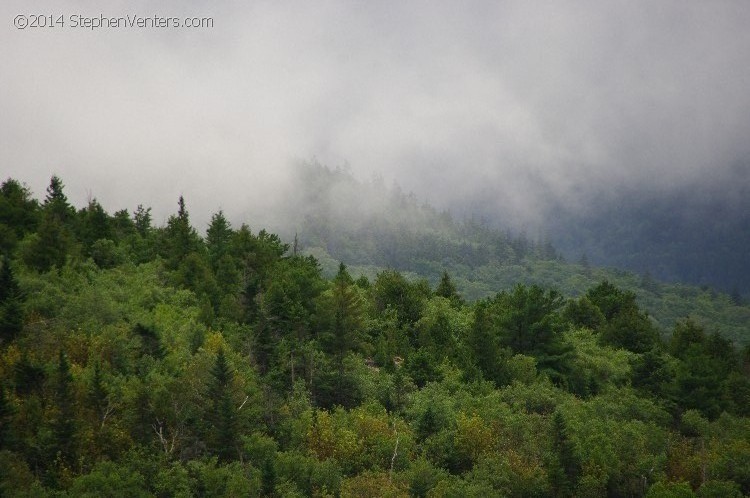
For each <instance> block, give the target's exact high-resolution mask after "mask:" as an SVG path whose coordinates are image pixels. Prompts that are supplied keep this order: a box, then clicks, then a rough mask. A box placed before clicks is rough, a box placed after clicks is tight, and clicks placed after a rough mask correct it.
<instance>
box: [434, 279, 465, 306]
mask: <svg viewBox="0 0 750 498" xmlns="http://www.w3.org/2000/svg"><path fill="white" fill-rule="evenodd" d="M435 295H436V296H440V297H444V298H446V299H450V300H451V301H452V302H454V303H456V304H458V303H461V296H459V295H458V291H457V290H456V286H455V285H454V284H453V281H452V280H451V277H450V275H448V272H447V271H443V276H442V277H441V278H440V283H439V284H438V286H437V288H436V289H435Z"/></svg>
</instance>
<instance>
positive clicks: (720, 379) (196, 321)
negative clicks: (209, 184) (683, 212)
mask: <svg viewBox="0 0 750 498" xmlns="http://www.w3.org/2000/svg"><path fill="white" fill-rule="evenodd" d="M323 172H324V173H326V174H328V173H330V172H326V171H325V170H324V171H323ZM333 174H338V173H333ZM0 193H2V196H1V197H0V200H1V201H2V202H0V223H2V225H0V233H1V234H2V235H3V238H2V247H3V251H4V255H3V258H2V261H1V262H0V494H2V495H3V496H6V495H7V496H35V497H36V496H42V497H45V496H49V497H73V496H76V497H77V496H144V497H151V496H156V497H162V496H164V497H166V496H175V495H179V496H227V497H229V496H265V497H276V496H279V497H281V496H284V497H287V496H293V497H294V496H309V497H318V496H334V497H339V496H341V497H350V496H362V497H364V496H392V497H406V496H414V497H443V496H513V497H526V496H592V497H594V496H603V495H610V496H648V497H659V496H701V497H706V496H710V497H711V496H716V497H718V496H721V497H727V496H729V497H740V496H743V494H745V495H746V494H748V493H750V466H748V465H747V462H750V448H749V447H748V444H747V441H748V440H750V418H749V417H750V354H749V353H750V348H748V347H744V348H740V347H738V346H737V345H736V344H733V342H732V341H731V340H729V339H727V338H726V337H724V336H722V335H721V334H718V333H715V332H713V330H712V329H713V328H715V327H714V323H715V322H712V321H711V317H710V316H709V314H708V313H707V311H706V310H709V309H711V306H718V305H717V304H716V303H722V302H724V301H723V300H726V297H722V296H720V295H716V296H711V295H710V293H709V292H707V291H699V290H697V289H695V288H690V287H679V286H662V285H660V284H656V283H654V282H651V281H649V280H648V279H645V280H644V279H640V280H639V279H638V278H637V277H635V276H633V275H629V274H625V273H622V274H617V273H616V272H612V271H605V270H600V269H594V268H587V267H584V266H577V265H568V264H565V263H564V262H562V261H559V260H558V259H557V258H555V257H554V254H553V253H552V252H551V251H549V246H548V245H545V244H532V243H530V242H527V241H525V239H523V238H515V239H514V238H512V237H510V236H508V235H502V234H498V233H496V232H492V231H491V230H487V229H485V228H482V227H481V225H478V226H477V225H472V224H469V223H462V222H461V223H457V222H453V221H450V220H449V219H448V218H447V217H445V216H443V215H440V214H437V213H435V212H434V211H433V210H430V209H429V208H427V207H422V206H420V207H417V205H416V203H413V202H412V203H406V204H404V205H402V208H403V212H402V218H400V219H399V220H400V221H399V223H403V225H402V227H403V230H404V231H405V232H404V233H406V232H408V231H409V229H410V227H411V226H412V225H409V223H411V222H413V220H414V219H416V218H415V217H417V216H418V215H419V216H423V217H424V218H423V221H425V226H427V227H430V230H424V231H423V232H420V231H418V232H417V233H416V234H414V238H413V239H405V247H407V248H408V249H409V250H408V251H405V252H403V253H399V257H400V258H402V261H403V262H404V264H412V263H410V262H411V261H412V259H414V261H418V262H419V261H426V260H417V259H416V258H412V256H411V254H412V253H410V252H409V251H412V250H415V249H417V248H418V246H419V243H418V242H416V241H419V240H422V241H423V242H424V241H426V240H430V241H433V242H434V241H445V244H447V245H448V246H450V245H451V244H453V246H452V247H462V246H463V245H466V247H467V248H471V249H470V250H469V249H467V250H466V252H465V253H463V254H459V255H458V256H455V258H456V259H455V260H454V261H447V260H446V263H447V264H449V265H452V266H451V268H455V269H461V268H463V269H464V271H463V273H462V275H463V276H462V277H461V278H463V279H464V281H465V282H469V283H471V282H474V280H470V277H472V275H475V276H476V277H481V278H483V279H484V280H482V281H480V283H479V284H477V285H481V286H487V287H485V288H483V287H477V288H478V289H481V292H485V291H487V292H489V288H488V287H489V285H491V284H490V283H491V282H501V281H504V280H503V279H509V280H510V279H512V278H514V276H522V277H523V276H526V277H529V276H531V277H533V278H537V279H540V280H543V279H550V281H552V280H555V281H556V282H562V283H563V284H565V285H563V286H561V287H565V286H569V287H571V288H572V287H576V288H583V287H585V285H586V283H587V282H594V281H596V280H597V279H598V278H600V277H607V276H610V275H611V276H615V277H617V282H615V283H613V281H609V280H601V281H596V282H595V283H594V284H592V285H591V286H590V287H588V288H585V289H584V290H583V291H581V292H579V293H578V294H576V295H575V296H574V295H572V294H566V293H565V292H566V291H563V292H560V291H558V290H556V289H554V288H550V287H549V286H545V285H537V284H533V283H523V280H524V278H519V281H518V282H516V283H515V284H514V285H512V286H509V287H508V288H503V289H498V291H496V292H494V293H492V294H491V295H489V296H488V297H486V298H481V299H477V300H475V301H473V302H467V300H466V296H462V295H461V293H460V292H459V291H458V290H457V285H455V283H454V279H453V278H452V277H451V275H450V274H449V273H447V272H443V273H442V275H441V277H440V278H439V282H437V283H436V284H435V285H431V284H430V283H429V282H428V281H426V280H424V279H421V278H416V279H413V280H410V279H408V278H406V277H405V276H404V275H402V274H401V273H400V272H398V271H395V270H393V269H386V270H381V271H378V272H377V273H375V274H374V275H373V276H372V277H367V276H366V275H363V276H359V277H357V275H355V274H353V272H350V271H349V269H348V268H347V267H346V265H344V264H339V265H338V266H337V269H336V270H335V271H334V272H333V274H332V275H331V276H330V277H325V276H324V273H325V272H324V270H323V268H322V266H325V265H327V264H328V261H327V260H324V261H322V263H323V265H322V266H321V264H320V263H319V261H318V260H316V259H315V258H314V257H311V256H305V255H302V254H301V253H300V252H299V246H298V247H297V250H295V246H294V245H289V244H286V243H284V242H283V241H282V239H281V238H279V237H278V236H277V235H274V234H272V233H270V232H267V231H266V230H263V229H261V230H258V231H253V230H251V229H250V228H249V227H248V226H247V225H241V226H240V227H238V228H235V227H232V226H231V224H230V223H229V222H228V221H227V219H226V218H225V217H224V215H223V214H222V213H221V212H217V213H215V214H214V215H213V216H212V221H211V224H210V226H209V228H208V230H207V232H206V234H205V236H200V235H199V234H198V233H197V231H196V230H195V229H194V227H193V226H192V225H191V222H190V214H189V211H188V208H187V202H186V201H185V200H184V199H183V198H180V199H179V201H178V203H177V211H176V213H175V214H173V215H172V216H170V218H169V220H168V221H167V223H166V224H165V225H164V226H154V225H153V224H152V222H151V219H150V211H149V209H148V208H143V207H140V206H139V208H138V209H136V210H135V212H133V213H132V214H131V213H129V212H127V211H124V210H123V211H118V212H117V213H114V214H112V215H110V214H109V213H107V212H106V211H104V209H102V207H101V205H99V203H98V202H97V201H95V200H92V201H91V202H90V203H89V204H88V205H87V206H85V207H83V208H80V209H76V208H75V207H74V206H72V205H70V203H69V202H68V201H67V197H66V195H65V193H64V185H63V183H62V181H61V180H60V179H59V178H53V179H52V181H51V182H50V186H49V188H48V190H47V195H46V196H45V199H44V200H43V201H41V202H40V201H37V200H35V199H33V197H32V196H31V193H30V192H29V191H28V190H27V189H25V188H23V186H22V185H21V184H20V183H18V182H17V181H14V180H8V181H6V182H4V183H3V185H2V187H0ZM362 199H364V198H362ZM395 199H396V200H399V199H403V197H398V196H397V197H395ZM389 202H390V201H389ZM329 213H330V212H329ZM394 214H395V213H394ZM371 215H372V218H371V220H370V221H368V223H378V220H379V219H382V217H381V216H379V215H378V214H377V211H371ZM439 218H442V219H443V220H444V222H443V223H444V225H443V226H442V229H441V230H434V226H433V225H431V224H432V223H435V221H434V220H436V219H439ZM310 219H311V220H313V219H317V220H321V219H326V218H325V217H313V216H311V218H310ZM328 219H330V218H328ZM382 223H383V225H382V226H381V228H379V230H381V232H379V233H380V234H381V235H382V234H385V233H386V232H387V230H388V229H387V227H388V223H387V221H383V222H382ZM320 226H325V224H321V225H320ZM363 230H364V229H363ZM462 231H463V232H462ZM342 233H347V231H346V230H344V231H342ZM459 234H463V236H461V235H459ZM472 234H474V235H481V236H482V237H484V238H479V237H477V238H474V239H472V237H473V236H474V235H472ZM402 235H403V234H402ZM420 237H427V238H424V239H420ZM319 240H320V241H325V239H323V238H321V239H319ZM336 240H339V239H336ZM396 240H397V238H396V237H394V238H393V239H392V241H391V242H389V244H393V247H397V246H398V244H397V242H396ZM356 241H357V239H356V238H355V237H352V238H350V239H348V243H347V244H346V245H345V247H347V248H348V250H350V251H353V252H354V253H355V254H356V245H355V242H356ZM488 241H495V246H492V247H490V246H489V242H488ZM371 243H372V246H371V247H370V248H368V251H365V252H363V253H362V254H361V255H360V256H358V257H360V258H361V259H359V260H358V261H359V262H360V263H367V266H362V267H360V268H361V269H362V270H365V273H367V272H374V271H375V266H374V265H376V264H379V263H380V262H381V261H383V260H381V259H378V258H385V257H391V256H393V253H388V252H386V253H379V252H378V251H377V248H379V247H387V246H388V244H386V245H382V246H381V245H380V241H379V240H374V239H372V240H371ZM411 244H414V246H412V245H411ZM298 245H299V241H298ZM514 245H515V246H518V247H517V248H514V247H515V246H514ZM342 246H344V245H343V244H342ZM331 247H335V245H332V246H328V247H326V250H328V248H331ZM540 248H541V249H540ZM511 249H512V251H514V252H511ZM307 250H308V251H313V250H314V249H312V248H308V249H307ZM320 250H322V249H320ZM422 251H423V252H421V253H418V254H420V255H422V256H423V257H428V256H429V255H431V254H433V251H434V249H433V248H432V247H426V248H423V249H422ZM492 251H506V252H507V258H508V259H507V260H506V263H504V264H503V263H500V262H496V261H494V260H493V258H494V257H495V254H496V253H494V252H492ZM378 254H379V255H378ZM445 254H446V258H450V251H446V253H445ZM497 254H500V253H499V252H498V253H497ZM322 255H323V256H325V257H326V258H328V256H326V254H322ZM376 255H377V256H376ZM366 258H372V259H366ZM472 264H474V265H475V266H472ZM414 268H415V269H417V268H418V267H417V266H415V267H414ZM489 269H496V270H497V271H498V273H496V274H493V273H487V274H486V275H485V274H484V273H481V272H489ZM566 270H568V271H569V272H570V273H568V274H566V273H565V271H566ZM471 272H477V273H474V274H472V273H471ZM426 273H427V272H426ZM415 275H416V274H415ZM561 276H563V277H565V278H560V277H561ZM566 282H567V283H566ZM620 282H624V283H626V284H627V285H628V286H629V287H633V288H643V289H650V290H648V292H650V293H651V294H644V295H642V296H641V297H640V299H639V298H638V297H637V296H636V294H635V293H633V292H631V291H629V290H628V289H627V288H624V287H620V286H619V283H620ZM680 291H682V292H683V295H682V297H683V298H684V301H679V300H676V299H674V298H673V295H672V293H674V294H675V295H679V293H680ZM662 293H663V294H662ZM649 296H651V297H653V299H655V301H654V304H653V305H654V306H656V305H657V304H659V305H662V306H664V308H665V310H666V311H665V312H669V313H677V312H680V311H681V310H680V309H679V306H681V305H684V304H685V303H692V305H693V306H692V308H689V309H688V311H689V312H691V313H697V311H696V310H698V311H700V312H701V313H705V314H704V315H701V316H702V317H703V319H705V320H706V321H707V323H709V325H710V327H704V326H702V325H701V324H699V323H696V321H694V320H690V319H682V320H679V321H677V322H676V323H675V324H674V325H673V326H670V327H668V328H665V327H664V326H663V324H659V323H657V322H655V321H654V320H653V319H652V318H650V317H649V315H648V314H647V313H646V312H645V311H644V309H643V308H642V305H641V304H640V303H641V302H648V299H649ZM725 304H726V303H725ZM727 306H728V304H727ZM738 308H739V309H744V308H742V307H738ZM718 316H719V317H723V315H718ZM724 326H726V324H725V325H724Z"/></svg>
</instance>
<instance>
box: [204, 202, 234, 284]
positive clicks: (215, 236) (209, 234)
mask: <svg viewBox="0 0 750 498" xmlns="http://www.w3.org/2000/svg"><path fill="white" fill-rule="evenodd" d="M231 240H232V227H231V226H230V224H229V222H228V221H227V219H226V217H225V216H224V213H223V212H222V211H219V212H218V213H215V214H214V215H213V216H212V217H211V223H210V224H209V226H208V230H206V247H207V249H208V258H209V260H210V261H211V266H212V267H213V269H214V271H216V268H217V265H218V263H219V261H220V260H221V259H222V257H224V256H225V255H226V254H228V253H229V245H230V242H231Z"/></svg>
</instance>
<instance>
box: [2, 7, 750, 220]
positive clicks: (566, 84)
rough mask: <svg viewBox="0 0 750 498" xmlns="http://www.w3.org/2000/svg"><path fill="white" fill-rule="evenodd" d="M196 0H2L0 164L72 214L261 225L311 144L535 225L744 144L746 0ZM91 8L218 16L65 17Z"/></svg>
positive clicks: (727, 168) (749, 145)
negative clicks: (213, 217)
mask: <svg viewBox="0 0 750 498" xmlns="http://www.w3.org/2000/svg"><path fill="white" fill-rule="evenodd" d="M203 3H204V2H177V1H173V2H169V1H167V2H158V7H157V6H156V5H157V3H156V2H152V1H141V2H138V1H128V2H108V4H109V5H107V6H106V7H102V6H101V4H102V2H95V1H78V2H74V1H68V2H66V1H54V2H52V1H50V2H46V3H45V2H35V4H36V5H35V6H34V7H33V8H31V7H29V5H30V4H29V2H23V1H13V0H11V1H7V0H6V1H4V2H2V6H0V47H2V48H0V176H2V177H3V179H4V178H6V177H8V176H11V177H14V178H17V179H20V180H23V181H25V182H26V183H28V184H29V186H30V187H31V188H32V189H33V190H34V192H35V193H36V194H37V195H38V196H43V194H44V189H45V187H46V185H47V183H48V180H49V177H50V176H51V175H52V174H53V173H56V174H58V175H60V176H61V177H62V178H63V180H64V181H65V183H66V185H67V192H68V196H69V198H70V199H71V200H72V201H73V202H74V203H76V204H77V205H81V204H82V203H84V202H85V201H86V199H87V197H89V196H93V197H97V198H98V199H99V200H100V201H101V202H102V203H103V205H104V206H105V208H106V209H108V210H110V211H114V210H116V209H121V208H128V209H130V210H132V209H133V208H135V206H136V205H137V204H139V203H143V204H145V205H150V206H152V207H153V209H154V214H155V220H156V221H157V223H161V222H163V221H164V220H165V219H166V216H167V215H168V214H170V213H173V212H174V211H175V210H176V199H177V197H178V196H179V195H180V194H184V195H185V197H186V200H187V202H188V208H189V210H190V211H191V213H192V214H193V219H194V222H195V224H196V225H197V226H198V228H200V229H203V228H205V223H206V222H207V220H208V217H209V215H210V213H212V212H214V211H216V210H217V209H219V208H223V209H224V210H225V212H227V213H228V214H229V215H230V217H231V219H233V220H234V221H235V222H237V221H240V220H245V221H249V222H250V223H251V225H255V224H254V223H253V218H254V217H257V213H258V212H259V210H260V209H262V206H264V205H266V204H267V202H269V201H270V200H272V199H274V198H278V197H279V196H283V195H286V194H285V193H284V189H283V186H284V185H285V183H286V179H287V175H288V174H290V173H289V171H290V169H289V167H288V165H289V163H290V162H291V161H293V160H296V159H309V158H313V157H315V158H317V159H318V160H319V161H320V162H322V163H324V164H328V165H331V166H338V165H342V164H349V165H350V167H351V169H352V171H353V172H354V173H355V175H356V176H358V177H359V178H362V179H369V178H370V177H371V176H372V175H373V174H375V173H378V174H381V175H382V176H384V177H385V179H386V183H390V182H391V181H393V180H395V181H397V182H399V183H400V184H401V185H402V186H403V187H404V189H405V190H413V191H414V192H415V193H417V195H418V196H419V197H420V198H423V199H427V200H429V201H431V202H433V203H436V204H438V205H440V206H441V207H442V206H458V205H466V204H467V203H469V204H471V205H473V206H477V207H478V208H480V209H483V210H484V211H485V212H491V211H493V210H495V209H496V210H497V211H498V212H503V213H505V214H504V217H506V218H508V219H510V220H512V222H514V223H520V224H530V225H534V224H535V222H537V221H539V220H540V219H542V218H543V216H544V212H545V211H544V210H545V209H546V207H547V206H548V205H549V204H550V202H551V201H558V200H561V201H563V202H565V203H568V204H569V205H571V206H579V207H581V208H585V207H586V206H587V201H588V200H589V199H591V198H593V197H594V196H595V195H597V194H602V193H603V194H607V193H614V194H616V193H617V192H621V191H624V190H627V189H630V188H633V187H639V186H646V185H647V186H649V188H653V189H655V190H659V189H669V188H681V187H690V188H694V186H696V185H702V184H707V183H711V182H717V181H731V180H732V178H733V175H734V174H736V171H737V164H738V163H741V162H743V161H744V162H745V163H747V162H748V157H750V154H749V153H750V133H749V132H750V29H748V26H750V3H748V2H747V1H744V0H737V1H721V0H712V1H710V2H704V1H698V0H695V1H688V0H676V1H666V0H660V1H657V2H654V1H633V0H627V1H601V0H597V1H588V2H587V1H571V2H564V1H549V2H525V1H517V2H503V1H492V2H489V1H488V2H465V1H461V2H459V1H451V2H447V1H445V2H440V1H429V2H428V1H392V2H389V1H383V2H365V1H357V2H355V1H346V2H344V1H341V2H338V1H331V2H324V1H295V2H292V1H287V2H284V1H268V2H260V1H255V2H223V5H222V6H216V5H202V4H203ZM216 3H222V2H216ZM246 4H247V5H246ZM18 14H27V15H30V14H52V15H53V17H54V18H57V17H58V16H59V15H63V16H64V19H65V23H66V25H65V27H55V28H30V27H29V28H26V29H24V30H19V29H16V28H14V26H13V22H14V18H15V17H16V15H18ZM100 14H104V15H105V16H107V17H125V16H133V15H138V16H141V17H149V16H151V17H153V16H154V15H159V16H162V17H178V18H184V17H186V16H196V17H211V18H213V22H214V26H213V28H204V29H196V28H194V29H187V28H185V29H180V28H163V29H159V28H140V29H139V28H127V27H124V26H123V27H120V28H109V29H104V28H100V29H95V30H91V29H85V28H74V27H72V26H71V19H70V18H71V16H75V15H83V16H89V17H97V18H98V17H99V16H100ZM744 178H748V176H747V175H745V177H744Z"/></svg>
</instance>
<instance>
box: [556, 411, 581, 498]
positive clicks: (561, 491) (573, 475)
mask: <svg viewBox="0 0 750 498" xmlns="http://www.w3.org/2000/svg"><path fill="white" fill-rule="evenodd" d="M551 435H552V455H551V459H550V463H549V467H550V468H549V478H550V485H551V487H552V492H553V493H554V496H558V497H568V496H573V494H574V492H575V487H576V485H577V484H578V478H579V476H580V474H581V462H580V460H579V458H578V455H577V454H576V452H575V447H574V445H573V442H572V441H571V440H570V438H569V436H568V427H567V424H566V423H565V418H564V417H563V415H562V413H560V411H555V414H554V415H553V416H552V434H551Z"/></svg>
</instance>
